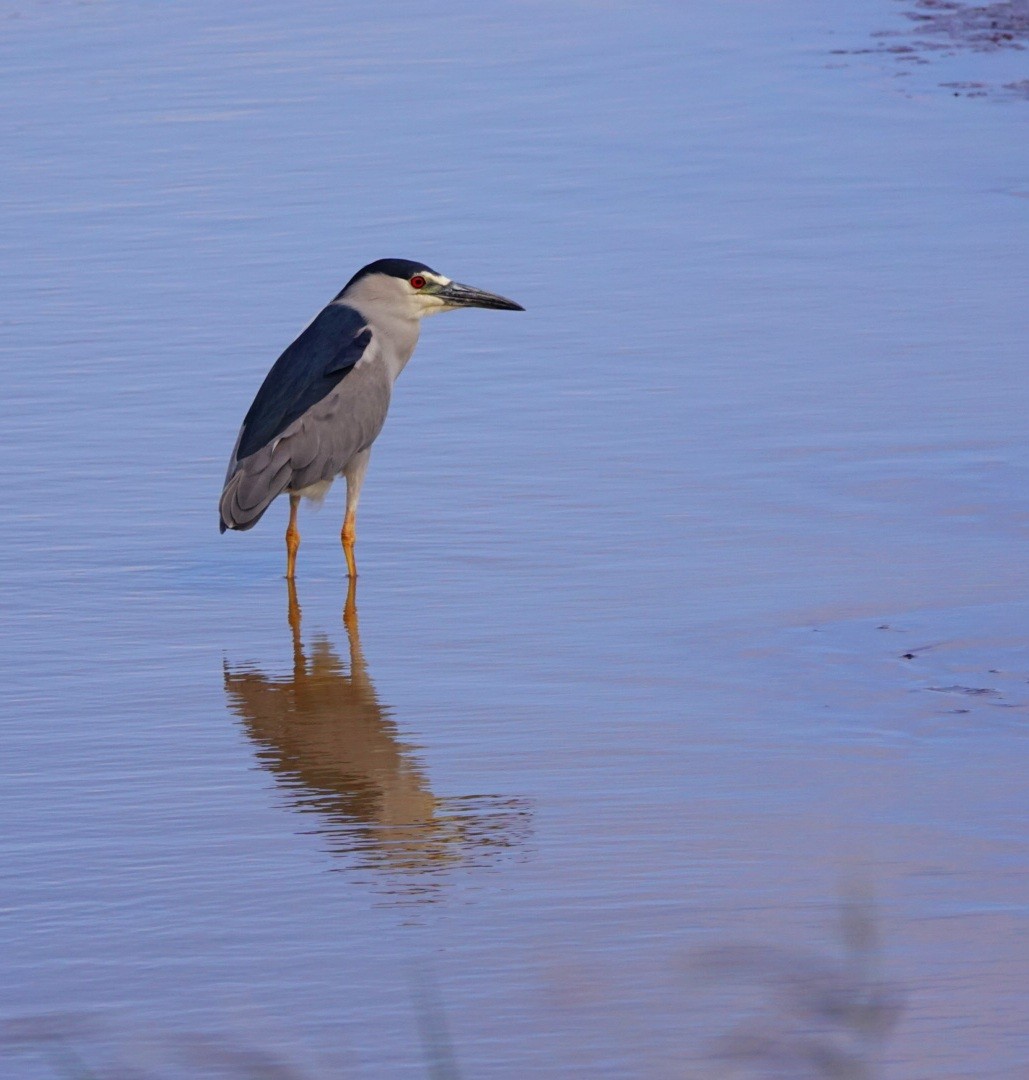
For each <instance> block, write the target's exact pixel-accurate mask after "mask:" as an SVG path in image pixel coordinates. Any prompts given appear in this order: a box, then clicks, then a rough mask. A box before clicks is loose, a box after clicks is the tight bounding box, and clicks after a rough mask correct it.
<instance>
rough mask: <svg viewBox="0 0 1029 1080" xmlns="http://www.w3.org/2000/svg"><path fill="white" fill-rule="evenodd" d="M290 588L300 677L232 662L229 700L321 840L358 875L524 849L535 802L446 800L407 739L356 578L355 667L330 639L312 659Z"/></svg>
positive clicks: (351, 603)
mask: <svg viewBox="0 0 1029 1080" xmlns="http://www.w3.org/2000/svg"><path fill="white" fill-rule="evenodd" d="M287 585H288V588H289V624H290V628H291V630H292V634H293V673H292V675H291V676H277V677H276V676H271V675H266V674H265V673H264V672H262V671H258V670H256V669H254V668H253V667H239V668H236V669H230V667H229V666H228V664H226V665H225V692H226V695H227V697H228V703H229V707H230V708H231V709H232V711H233V712H235V713H236V714H237V715H238V716H239V717H240V718H241V719H242V721H243V725H244V729H245V730H246V733H247V734H248V735H249V736H250V738H251V739H252V740H253V741H254V742H255V743H256V744H257V747H258V751H257V756H258V760H259V761H260V763H261V765H262V766H263V767H264V768H266V769H269V770H270V771H271V772H272V773H273V774H274V775H275V777H276V779H277V780H278V781H279V782H280V783H281V784H282V785H283V786H284V787H286V788H287V789H288V790H289V793H290V799H291V802H292V803H293V805H294V808H295V809H296V810H298V811H300V812H302V813H312V812H313V813H316V814H317V815H319V817H320V818H321V819H322V820H321V823H320V825H319V827H318V831H319V832H322V833H325V834H327V835H328V836H329V837H330V838H331V846H332V849H333V851H334V852H335V853H337V854H346V855H348V856H350V859H351V861H352V862H356V864H357V865H358V866H365V867H378V868H381V869H390V870H395V871H401V872H406V873H424V872H431V871H433V870H437V869H441V868H443V867H446V866H451V865H454V864H456V863H462V862H463V863H467V862H478V861H482V859H483V858H484V857H485V858H491V857H494V856H496V855H499V854H501V853H502V852H503V851H505V850H510V849H512V848H516V847H518V846H519V845H520V843H521V842H522V840H523V839H524V836H525V832H526V826H527V808H526V805H525V803H524V802H523V801H521V800H517V799H502V798H500V797H493V796H469V797H464V798H454V799H439V798H437V797H436V796H435V795H433V793H432V791H431V790H430V789H429V785H428V781H427V779H426V777H425V774H424V772H423V771H422V769H421V768H420V767H419V764H418V762H417V760H416V758H415V756H414V754H413V752H412V750H411V748H410V747H408V746H405V745H404V744H403V743H402V742H400V740H399V739H398V736H397V726H396V724H395V723H394V721H393V719H392V718H391V717H390V714H389V710H388V709H386V708H384V707H383V706H382V705H380V704H379V700H378V697H377V696H376V693H375V687H374V686H373V685H372V681H371V679H370V678H369V676H368V670H367V667H366V665H365V660H364V654H363V653H362V651H361V640H360V637H359V635H358V628H357V606H356V602H355V583H354V581H353V579H351V582H350V587H349V591H348V594H347V602H346V607H345V609H344V613H343V621H344V623H345V625H346V630H347V637H348V640H349V645H350V663H349V669H345V668H344V665H343V663H342V661H341V660H340V658H339V656H338V655H337V653H336V651H335V650H334V649H333V647H332V644H331V643H330V641H329V639H328V638H327V637H325V636H319V637H318V638H316V639H315V641H314V642H313V644H312V645H311V646H310V647H309V649H308V651H307V652H306V653H305V651H304V646H303V642H302V640H301V634H300V619H301V613H300V606H299V604H298V603H297V596H296V587H295V585H294V583H293V582H292V581H288V582H287Z"/></svg>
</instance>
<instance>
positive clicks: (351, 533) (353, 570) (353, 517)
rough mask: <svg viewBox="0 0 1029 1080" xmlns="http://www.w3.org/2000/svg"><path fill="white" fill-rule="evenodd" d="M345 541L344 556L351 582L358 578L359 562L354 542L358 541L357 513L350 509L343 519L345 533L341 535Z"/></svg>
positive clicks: (341, 538)
mask: <svg viewBox="0 0 1029 1080" xmlns="http://www.w3.org/2000/svg"><path fill="white" fill-rule="evenodd" d="M339 538H340V540H342V541H343V554H344V555H345V556H346V557H347V574H348V576H349V577H350V579H351V580H353V579H354V578H356V577H357V561H356V560H355V559H354V541H355V540H356V539H357V511H356V510H354V509H353V508H348V509H347V513H346V517H344V518H343V531H342V532H341V533H340V534H339Z"/></svg>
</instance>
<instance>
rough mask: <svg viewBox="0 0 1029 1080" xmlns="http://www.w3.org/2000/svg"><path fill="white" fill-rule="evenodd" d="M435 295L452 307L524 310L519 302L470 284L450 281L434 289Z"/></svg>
mask: <svg viewBox="0 0 1029 1080" xmlns="http://www.w3.org/2000/svg"><path fill="white" fill-rule="evenodd" d="M434 291H435V293H436V295H437V296H438V297H439V298H440V299H441V300H445V301H446V302H447V303H448V304H451V305H453V306H454V307H484V308H497V309H499V310H501V311H524V310H525V308H523V307H522V305H521V304H516V303H515V302H514V301H513V300H508V299H507V298H506V297H504V296H497V294H496V293H489V292H484V291H483V290H482V289H476V288H473V287H472V286H471V285H461V284H460V283H459V282H457V281H452V282H451V283H450V284H449V285H441V286H439V288H438V289H435V290H434Z"/></svg>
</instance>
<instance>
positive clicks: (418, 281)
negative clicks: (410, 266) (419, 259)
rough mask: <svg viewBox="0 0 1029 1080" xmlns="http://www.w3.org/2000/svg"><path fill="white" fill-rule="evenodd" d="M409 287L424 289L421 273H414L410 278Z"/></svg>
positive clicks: (423, 279)
mask: <svg viewBox="0 0 1029 1080" xmlns="http://www.w3.org/2000/svg"><path fill="white" fill-rule="evenodd" d="M411 288H412V289H424V288H425V278H423V277H422V275H421V274H415V276H414V277H413V278H411Z"/></svg>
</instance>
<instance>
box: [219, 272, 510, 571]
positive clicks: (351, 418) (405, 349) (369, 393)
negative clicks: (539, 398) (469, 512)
mask: <svg viewBox="0 0 1029 1080" xmlns="http://www.w3.org/2000/svg"><path fill="white" fill-rule="evenodd" d="M461 307H482V308H502V309H505V310H509V311H524V310H525V309H524V308H523V307H522V306H521V305H520V304H516V303H515V302H514V301H513V300H506V299H504V297H502V296H495V295H494V294H493V293H488V292H483V291H482V290H481V289H474V288H472V287H471V286H470V285H459V284H458V283H457V282H456V281H451V280H450V278H447V277H444V276H443V275H442V274H439V273H437V272H436V271H435V270H432V269H430V268H429V267H428V266H426V265H425V264H424V263H419V262H410V261H409V260H407V259H380V260H379V261H378V262H373V263H370V264H369V265H368V266H366V267H364V269H362V270H359V271H358V272H357V273H356V274H355V275H354V276H353V277H352V278H351V279H350V281H349V282H347V284H346V286H345V288H344V289H343V290H342V292H340V293H339V295H338V296H336V298H335V299H334V300H333V301H332V302H331V303H330V304H329V305H328V306H327V307H325V308H323V309H322V311H321V312H320V313H319V314H318V315H317V316H316V318H315V319H314V321H313V322H312V323H311V325H310V326H308V328H307V329H306V330H305V331H304V332H303V333H302V334H301V335H300V337H298V338H297V339H296V341H294V342H293V344H292V345H290V347H289V348H288V349H287V350H286V351H285V352H284V353H283V354H282V355H281V356H280V357H279V359H278V360H276V361H275V364H274V365H273V366H272V369H271V371H269V372H268V375H267V377H266V378H265V380H264V382H263V383H262V384H261V389H260V390H258V391H257V397H256V398H254V403H253V404H252V405H251V406H250V411H249V412H248V413H247V414H246V416H245V417H244V419H243V426H242V427H241V428H240V430H239V437H238V438H237V439H236V446H235V448H234V449H233V451H232V457H231V458H230V460H229V471H228V473H227V474H226V477H225V488H224V490H223V491H222V497H221V503H220V507H219V509H220V511H221V531H222V532H225V530H226V529H240V530H243V529H251V528H253V527H254V526H255V525H256V524H257V522H258V521H259V520H260V519H261V515H262V514H263V513H264V512H265V510H267V509H268V507H269V506H270V505H271V502H272V500H273V499H274V498H275V497H276V496H277V495H281V494H282V493H283V492H284V491H285V492H288V493H289V526H288V528H287V529H286V577H287V578H292V577H293V574H294V571H295V569H296V558H297V548H299V547H300V533H299V532H298V531H297V506H298V505H299V503H300V498H301V496H304V497H305V498H312V499H322V498H324V497H325V493H326V492H327V491H328V490H329V488H330V487H331V485H332V482H333V480H335V479H336V477H337V476H340V475H342V476H345V477H346V478H347V505H346V514H345V516H344V518H343V531H342V533H341V539H342V541H343V552H344V554H345V555H346V560H347V571H348V573H349V575H350V577H351V578H355V577H357V565H356V563H355V561H354V539H355V535H356V529H355V522H356V516H357V500H358V498H359V496H360V494H361V484H362V483H363V482H364V475H365V472H366V471H367V469H368V457H369V454H370V453H371V448H372V443H373V442H375V439H376V436H377V435H378V434H379V432H380V431H381V430H382V425H383V423H385V420H386V413H387V411H388V409H389V400H390V395H391V393H392V392H393V383H394V382H395V381H396V378H397V376H398V375H399V374H400V373H401V371H403V370H404V366H405V365H406V364H407V362H408V360H410V359H411V354H412V353H413V352H414V347H415V345H416V344H417V343H418V330H419V323H420V321H421V320H422V319H423V318H424V317H425V316H426V315H434V314H435V313H436V312H438V311H453V310H454V309H455V308H461Z"/></svg>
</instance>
